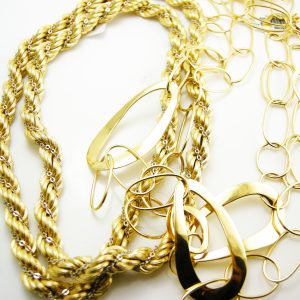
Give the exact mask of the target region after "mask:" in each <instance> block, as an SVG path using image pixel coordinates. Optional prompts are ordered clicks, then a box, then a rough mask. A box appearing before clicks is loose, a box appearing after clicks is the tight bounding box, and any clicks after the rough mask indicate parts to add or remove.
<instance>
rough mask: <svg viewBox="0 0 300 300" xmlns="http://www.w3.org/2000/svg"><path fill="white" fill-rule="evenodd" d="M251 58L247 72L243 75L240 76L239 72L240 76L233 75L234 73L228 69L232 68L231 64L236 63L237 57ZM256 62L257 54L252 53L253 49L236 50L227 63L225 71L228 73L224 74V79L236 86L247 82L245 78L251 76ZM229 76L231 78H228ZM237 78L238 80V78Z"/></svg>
mask: <svg viewBox="0 0 300 300" xmlns="http://www.w3.org/2000/svg"><path fill="white" fill-rule="evenodd" d="M239 56H241V57H248V56H249V57H250V63H249V65H248V66H246V71H244V72H243V73H242V74H239V73H240V71H238V76H237V75H236V74H233V71H229V70H228V69H229V68H230V64H231V63H232V61H234V60H235V59H236V58H237V57H239ZM254 62H255V54H254V52H253V51H252V49H240V48H239V49H237V48H235V49H234V50H233V51H232V53H231V54H230V55H229V56H228V57H227V59H226V62H225V69H226V73H224V78H225V80H226V81H227V82H228V84H230V85H235V84H239V83H241V82H242V81H244V80H245V78H246V77H247V76H248V75H249V73H250V72H251V70H252V68H253V66H254ZM242 71H243V69H242ZM229 74H230V75H229ZM228 75H229V77H228ZM236 76H237V78H236Z"/></svg>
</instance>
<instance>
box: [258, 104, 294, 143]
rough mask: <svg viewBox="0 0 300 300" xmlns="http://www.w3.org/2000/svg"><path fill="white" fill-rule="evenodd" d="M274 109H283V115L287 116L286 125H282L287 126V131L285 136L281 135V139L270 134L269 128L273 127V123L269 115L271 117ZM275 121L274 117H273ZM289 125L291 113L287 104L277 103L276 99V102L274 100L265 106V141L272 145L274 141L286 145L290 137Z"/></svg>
mask: <svg viewBox="0 0 300 300" xmlns="http://www.w3.org/2000/svg"><path fill="white" fill-rule="evenodd" d="M272 110H278V111H282V113H281V115H284V117H285V122H284V126H281V127H283V128H285V132H284V136H283V137H281V138H280V139H278V138H275V137H274V138H273V137H270V135H269V130H268V128H272V126H270V125H271V124H270V122H269V117H270V114H271V113H272ZM276 120H278V119H276ZM273 122H274V123H275V120H274V119H273ZM281 123H282V122H281ZM268 125H269V126H268ZM273 125H274V124H273ZM289 125H290V114H289V111H288V109H287V107H286V105H279V104H277V101H275V103H274V102H273V101H270V102H268V104H267V106H266V108H265V111H264V117H263V135H264V139H265V141H266V142H267V143H268V144H269V145H270V146H272V145H273V144H274V143H275V144H280V145H285V143H286V141H287V139H288V134H289ZM273 127H274V126H273Z"/></svg>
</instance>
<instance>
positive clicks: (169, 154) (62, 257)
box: [0, 0, 300, 300]
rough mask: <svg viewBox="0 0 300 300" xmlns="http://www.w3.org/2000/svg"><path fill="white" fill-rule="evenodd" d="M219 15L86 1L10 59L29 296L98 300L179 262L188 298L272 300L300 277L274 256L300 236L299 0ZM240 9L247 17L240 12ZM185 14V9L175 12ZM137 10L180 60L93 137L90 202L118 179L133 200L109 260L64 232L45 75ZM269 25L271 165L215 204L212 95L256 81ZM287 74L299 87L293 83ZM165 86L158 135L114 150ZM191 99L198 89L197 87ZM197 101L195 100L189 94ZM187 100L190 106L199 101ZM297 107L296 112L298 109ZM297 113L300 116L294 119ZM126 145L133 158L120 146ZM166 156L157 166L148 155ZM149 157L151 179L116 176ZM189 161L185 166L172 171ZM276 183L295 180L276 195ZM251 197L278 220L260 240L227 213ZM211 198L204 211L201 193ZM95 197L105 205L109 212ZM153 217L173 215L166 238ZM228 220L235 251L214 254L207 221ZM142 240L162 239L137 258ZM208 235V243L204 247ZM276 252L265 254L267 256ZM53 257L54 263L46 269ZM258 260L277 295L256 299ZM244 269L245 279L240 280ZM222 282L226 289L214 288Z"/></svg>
mask: <svg viewBox="0 0 300 300" xmlns="http://www.w3.org/2000/svg"><path fill="white" fill-rule="evenodd" d="M208 2H209V3H210V5H211V8H212V10H213V11H214V13H215V15H211V14H210V15H206V11H205V10H204V9H203V7H202V3H201V1H200V2H199V1H197V0H166V5H162V4H158V3H152V2H150V1H149V0H112V1H103V0H83V1H81V2H80V3H79V4H78V5H77V7H76V8H75V9H74V11H73V12H71V13H70V14H68V15H65V16H64V17H63V18H62V19H61V20H59V21H58V22H57V23H55V24H53V25H49V26H45V27H43V28H41V29H40V30H39V31H38V32H37V33H36V34H35V35H34V36H33V37H32V38H30V39H28V40H26V41H25V42H24V43H22V44H21V45H20V47H19V50H18V52H17V53H16V55H15V56H14V57H13V58H12V60H11V61H10V63H9V79H8V80H7V81H6V82H5V84H4V89H3V97H2V102H1V105H0V152H1V153H0V170H1V174H0V195H1V197H2V199H3V202H4V206H5V221H6V223H7V225H8V228H9V230H10V231H11V233H12V246H11V248H12V252H13V254H14V256H15V257H16V258H17V260H18V262H19V264H20V266H21V269H22V281H23V283H24V285H25V286H26V287H27V289H28V290H30V291H33V292H35V293H37V294H39V295H40V296H42V297H43V298H45V299H66V300H74V299H82V300H83V299H93V298H97V297H99V296H100V295H103V294H104V293H105V292H106V291H107V289H108V288H109V287H110V285H111V283H112V278H113V275H114V274H116V273H121V272H125V271H129V270H134V271H137V272H142V273H145V274H147V273H150V272H153V271H155V270H157V269H159V268H160V267H162V266H163V265H164V264H165V263H166V262H168V261H169V265H170V267H171V268H172V261H171V260H172V259H173V258H175V263H176V273H177V276H178V278H179V281H180V282H181V284H182V286H183V288H184V289H185V292H184V296H183V298H182V299H186V297H188V296H192V297H193V298H195V299H197V300H199V299H204V300H209V299H214V300H216V299H220V300H227V299H228V300H229V299H242V298H251V299H253V298H259V297H264V296H266V295H270V294H271V293H273V292H274V291H275V290H276V289H277V288H278V287H279V286H280V284H281V283H282V282H284V281H286V280H287V279H289V278H290V277H291V276H292V275H293V274H294V273H295V272H296V271H297V270H298V269H299V264H297V265H296V266H295V267H294V268H293V269H292V271H291V272H290V273H288V275H285V276H282V275H281V272H280V270H281V268H280V267H279V264H278V263H277V262H276V261H275V260H273V259H272V257H271V256H272V253H273V251H274V249H276V247H277V245H278V244H279V242H281V241H282V240H283V238H287V237H288V236H293V237H295V238H299V236H300V229H299V226H295V225H293V224H292V225H291V224H290V222H289V221H290V220H289V218H288V214H287V213H288V209H289V205H290V203H291V201H292V197H291V193H293V192H295V193H297V192H299V187H300V183H299V177H300V175H299V173H297V170H296V166H295V162H294V161H295V160H294V158H295V154H294V152H295V151H293V149H295V145H297V143H299V141H300V132H299V126H298V125H297V124H298V123H299V107H300V105H299V103H300V95H299V93H300V92H299V91H300V89H299V86H298V85H299V82H298V81H299V74H300V73H299V70H297V69H296V66H295V64H294V57H295V54H294V52H295V51H296V50H298V49H299V44H300V43H299V42H291V40H290V38H291V37H293V38H295V39H296V40H298V39H299V38H300V29H299V28H300V17H299V15H298V14H296V13H295V12H294V1H293V0H286V1H281V0H247V1H239V0H208ZM236 4H239V6H240V8H241V9H237V7H236ZM171 7H172V8H171ZM175 9H179V10H181V11H182V12H183V14H184V15H185V17H186V18H187V19H188V22H189V28H188V29H187V30H186V28H185V26H183V24H182V22H181V20H180V18H179V17H178V15H177V14H176V12H175ZM123 13H134V14H135V15H138V16H141V17H144V18H153V19H156V20H158V21H159V22H160V23H161V24H162V25H163V26H164V27H166V28H167V29H169V37H170V44H171V49H170V51H169V52H168V55H167V67H166V70H165V71H164V73H163V76H162V81H161V82H159V83H156V84H154V85H152V86H150V87H148V88H146V89H144V90H143V91H142V92H140V93H138V94H137V96H135V97H133V98H132V99H131V100H130V101H129V102H127V103H126V104H124V106H123V107H122V108H121V109H120V110H119V111H118V112H117V113H116V114H115V115H114V116H113V117H112V118H111V119H110V120H109V121H108V123H107V124H106V125H105V126H104V127H103V129H101V130H100V131H99V133H98V134H97V135H96V137H95V138H94V140H93V141H92V143H91V145H90V147H89V150H88V153H87V161H88V164H89V166H90V167H91V169H92V170H93V171H94V174H95V176H94V181H93V184H92V190H91V195H90V206H91V208H92V209H93V210H95V211H96V210H98V209H100V208H101V207H102V205H103V203H104V202H105V201H106V199H107V197H108V195H109V190H110V187H111V184H112V181H113V180H115V181H116V182H117V184H119V185H120V186H121V187H123V188H124V190H125V194H124V206H123V208H122V213H121V214H120V216H119V217H118V218H117V219H116V220H115V221H113V223H112V237H111V239H110V240H109V242H108V243H106V245H105V246H104V248H103V249H102V250H101V251H100V252H99V254H98V255H97V256H96V257H94V258H92V257H84V256H81V257H75V258H73V257H70V256H69V255H68V254H67V253H66V252H65V251H64V249H63V247H62V241H61V238H60V234H59V232H58V229H57V227H56V222H57V218H58V201H59V196H60V194H61V192H62V164H61V152H60V148H59V146H58V144H57V143H56V141H55V140H54V139H53V138H52V137H50V135H49V133H48V131H47V129H46V128H45V126H44V125H43V122H42V117H41V113H40V109H41V108H40V102H41V100H42V97H43V93H44V89H43V81H44V76H45V73H46V70H47V66H48V64H49V63H50V62H51V61H52V60H53V59H55V58H56V56H57V55H59V54H60V53H61V52H62V51H66V50H68V49H70V48H72V47H73V46H75V45H76V44H77V43H78V42H79V40H80V39H81V38H82V37H84V36H85V35H87V34H89V33H91V32H92V31H93V30H94V29H95V28H96V27H97V26H98V25H100V24H106V23H108V22H109V21H110V20H112V19H114V18H115V17H116V16H117V15H119V14H123ZM237 26H243V27H244V28H246V29H247V34H248V36H249V39H248V42H247V43H246V45H243V44H242V43H241V42H240V40H239V38H238V36H237V34H234V31H235V29H236V27H237ZM255 29H258V30H259V31H261V32H263V33H264V35H265V43H264V46H265V49H266V54H267V57H268V60H269V61H268V62H267V63H266V65H265V67H264V68H263V71H262V75H261V90H262V95H263V97H264V98H265V100H266V109H265V112H264V119H263V136H264V144H263V146H261V147H260V149H258V152H257V168H258V170H259V172H260V175H261V181H264V183H262V182H261V183H243V184H239V185H236V186H235V187H233V188H232V189H230V190H228V191H227V192H225V193H223V194H221V195H219V196H218V197H217V198H216V199H214V198H213V197H212V196H211V195H210V193H209V192H208V191H207V190H206V188H205V187H204V186H203V185H202V184H201V183H200V181H201V179H202V172H203V169H204V167H205V165H206V163H207V161H208V150H209V144H210V135H211V128H210V126H211V108H210V98H209V94H210V93H223V92H229V91H230V90H231V89H232V88H233V87H234V86H235V85H237V84H240V83H241V82H242V81H244V80H245V79H246V78H247V77H248V75H250V73H251V70H252V67H253V65H254V62H255V52H254V50H253V45H254V32H255ZM209 35H218V36H219V37H221V38H222V39H223V40H224V41H225V43H226V44H227V45H228V51H227V53H225V52H224V51H222V50H223V49H217V47H215V48H214V47H211V46H208V45H207V44H206V38H207V36H209ZM273 42H276V43H277V44H278V45H280V46H281V47H282V49H284V51H283V53H284V56H285V57H283V58H282V57H277V54H276V51H273V49H272V46H271V43H273ZM239 58H245V59H246V58H248V60H249V62H248V64H247V65H246V67H245V68H241V69H242V71H241V70H237V71H238V72H237V74H235V72H234V71H235V70H232V68H231V65H232V64H233V62H234V61H235V60H236V59H239ZM276 72H280V73H281V74H282V76H284V77H283V80H282V81H281V82H279V83H277V82H274V76H273V75H274V74H275V73H276ZM211 74H214V75H218V76H219V77H220V79H221V80H223V82H224V84H225V88H220V89H219V88H218V89H217V88H216V87H215V86H214V81H213V82H211V81H210V79H209V77H210V76H209V75H211ZM284 79H285V80H284ZM276 84H280V85H281V86H282V87H283V88H282V90H283V91H284V92H283V93H282V94H281V95H280V94H278V95H277V94H275V93H274V90H273V88H272V86H274V85H276ZM156 90H160V91H162V94H161V108H162V113H161V115H160V118H159V120H158V122H157V124H156V126H155V127H154V129H153V130H152V132H151V133H150V134H149V136H148V137H147V138H146V139H144V140H143V141H141V142H140V143H139V144H138V145H136V146H135V147H133V148H130V147H128V146H127V145H120V144H117V145H113V146H112V147H110V148H109V149H106V148H105V146H106V144H107V141H108V139H109V137H110V135H111V134H112V133H113V131H114V130H115V129H116V127H117V125H118V124H119V122H120V121H121V120H122V119H123V117H125V116H126V114H127V112H128V111H129V109H134V105H135V104H136V103H137V102H138V101H140V100H142V99H143V97H144V96H146V95H147V94H149V93H151V92H153V91H156ZM185 92H186V93H185ZM186 95H187V96H186ZM22 96H24V100H25V105H24V107H23V110H22V113H21V117H22V119H23V123H24V127H25V134H26V135H27V137H28V138H29V139H30V140H31V141H32V142H33V143H35V144H36V145H37V148H38V150H39V154H40V156H41V159H42V162H43V165H44V172H43V174H42V177H41V181H40V187H41V193H40V201H39V202H38V204H37V206H36V210H35V219H36V222H37V224H38V228H39V233H38V236H37V238H35V237H34V236H33V235H32V233H31V231H30V228H29V224H28V211H27V209H26V207H25V205H24V203H23V202H22V201H21V198H20V186H19V183H18V180H17V177H16V176H15V174H14V172H13V159H12V157H11V154H10V145H9V142H10V126H11V124H12V122H13V120H14V118H15V113H16V107H17V104H18V102H19V101H20V100H21V98H22ZM185 98H188V99H187V100H188V101H187V102H188V103H187V104H186V103H185V102H186V101H185V100H186V99H185ZM290 108H291V109H290ZM277 109H278V110H280V111H281V112H282V113H283V114H284V115H285V116H286V120H287V121H286V122H287V123H286V124H285V125H284V126H285V128H286V131H285V135H284V136H283V137H282V138H281V139H278V140H275V139H274V138H273V137H272V136H271V134H270V130H268V128H269V126H268V125H270V123H271V122H270V119H269V117H270V113H271V111H272V110H277ZM290 111H292V113H291V112H290ZM115 148H121V149H123V150H124V151H123V153H122V154H121V155H120V156H116V157H115V156H113V154H112V150H113V149H115ZM267 149H269V150H271V151H274V153H279V154H283V155H284V157H285V160H286V163H285V166H284V168H283V170H279V171H278V170H274V169H273V166H271V167H270V168H265V167H263V166H264V164H263V163H262V158H263V157H262V155H261V154H262V152H263V151H266V150H267ZM149 154H151V155H152V159H151V161H150V162H148V161H146V159H145V156H146V155H149ZM135 161H140V162H142V165H143V168H142V170H138V171H137V172H138V174H140V177H139V178H138V179H137V180H136V181H134V182H131V183H130V184H129V186H126V184H125V183H124V182H123V181H122V180H121V179H120V178H119V176H118V174H117V173H116V170H117V169H119V168H123V169H126V167H127V166H128V165H129V164H132V163H134V162H135ZM171 163H174V164H175V163H177V164H178V163H179V168H178V170H177V171H175V168H173V167H171ZM100 173H104V174H105V175H106V176H107V184H106V187H105V189H104V192H103V194H102V196H101V197H98V195H95V186H96V183H97V178H98V175H99V174H100ZM170 178H172V179H175V180H176V181H177V184H176V188H175V189H174V190H173V191H171V192H170V195H168V197H167V199H166V200H163V199H161V198H158V197H157V196H156V194H155V192H156V191H157V189H158V188H159V187H160V186H163V185H164V183H165V180H166V179H170ZM268 181H276V182H278V183H281V184H283V185H284V190H283V191H282V192H280V193H277V192H275V191H274V190H273V189H271V188H270V187H269V186H268V185H267V182H268ZM248 195H256V196H259V197H260V198H261V199H262V203H263V204H264V205H266V206H267V207H268V209H269V210H271V212H270V222H269V223H268V224H267V225H266V226H265V227H264V228H263V229H262V230H260V231H259V232H257V233H255V234H253V235H252V236H250V237H247V238H245V239H244V240H243V239H242V238H241V236H240V234H239V230H238V228H239V224H235V223H234V222H233V221H232V219H231V217H230V215H229V214H228V213H227V211H226V205H228V204H230V203H232V202H234V201H236V200H239V199H240V198H243V197H245V196H248ZM197 197H198V198H201V199H202V200H204V201H205V204H204V205H200V204H199V201H197V200H196V198H197ZM95 198H97V199H99V200H98V201H99V202H97V203H96V204H95V202H96V200H95ZM141 213H143V214H153V215H155V216H156V217H159V218H165V220H166V227H165V228H162V230H161V232H160V233H157V234H152V235H150V234H148V233H145V232H146V230H144V228H140V227H141V226H140V225H139V221H140V219H141V218H142V216H141ZM210 214H216V216H217V218H218V219H219V221H220V223H221V225H222V227H223V231H224V233H225V235H226V240H227V243H228V246H227V247H224V248H220V249H217V250H213V251H210V250H209V249H208V246H209V243H210V240H211V239H212V238H213V237H211V236H210V234H209V232H210V230H209V224H208V222H207V216H208V215H210ZM134 235H140V236H142V237H144V238H147V239H153V240H157V245H156V246H155V247H154V248H150V247H143V248H138V249H134V250H131V251H130V250H129V249H128V245H129V243H130V240H131V239H132V238H133V236H134ZM193 238H198V239H199V242H200V246H198V247H195V246H193V245H192V241H193ZM263 250H265V251H266V253H265V254H261V251H263ZM39 256H43V257H44V258H45V259H46V261H47V263H48V266H47V267H45V266H44V265H43V264H42V262H41V260H40V259H39ZM226 257H231V258H232V263H231V264H230V265H229V266H228V267H227V268H226V270H225V272H224V277H222V278H216V279H215V280H212V281H210V282H207V283H202V282H200V280H199V278H198V277H197V275H196V272H195V269H194V267H195V265H196V264H198V263H201V266H202V267H204V266H205V263H206V262H207V261H211V260H216V261H218V260H221V259H223V258H226ZM253 258H256V259H260V260H262V262H263V267H262V273H263V275H264V276H265V278H266V279H267V280H268V281H270V282H271V284H272V287H271V289H270V290H269V291H267V292H265V293H259V292H258V293H257V295H249V293H247V291H244V290H243V289H244V287H243V284H244V281H245V279H246V275H247V264H248V263H249V262H248V259H249V261H250V260H251V259H253ZM268 263H271V264H273V265H274V267H275V268H276V271H277V273H278V274H277V275H278V276H277V278H273V277H272V276H270V275H269V274H268V272H267V264H268ZM230 272H231V273H230ZM215 283H218V284H219V283H221V284H222V285H221V286H219V287H210V286H211V285H212V284H215Z"/></svg>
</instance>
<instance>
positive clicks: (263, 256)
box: [224, 254, 281, 299]
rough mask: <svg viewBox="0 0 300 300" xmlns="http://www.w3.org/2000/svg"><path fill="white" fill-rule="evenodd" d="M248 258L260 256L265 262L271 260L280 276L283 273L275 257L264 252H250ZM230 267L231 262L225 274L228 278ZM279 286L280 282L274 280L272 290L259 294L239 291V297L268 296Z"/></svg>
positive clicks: (255, 297) (254, 297)
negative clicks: (272, 257)
mask: <svg viewBox="0 0 300 300" xmlns="http://www.w3.org/2000/svg"><path fill="white" fill-rule="evenodd" d="M247 258H248V259H249V258H250V259H251V258H260V259H263V260H264V263H265V261H269V262H270V263H271V264H272V265H273V266H274V267H275V269H276V271H277V274H278V278H280V275H281V274H280V273H281V272H280V268H279V266H278V264H277V263H276V262H275V261H274V260H273V259H271V258H270V257H268V256H266V255H263V254H248V255H247ZM230 268H231V264H229V265H228V267H227V268H226V270H225V276H224V277H225V278H228V272H229V270H230ZM278 286H279V282H274V286H273V288H271V290H270V291H267V292H265V293H262V294H258V295H245V294H242V292H239V293H238V297H239V299H240V298H244V299H260V298H264V297H267V296H269V295H271V294H272V293H273V292H274V291H275V290H276V289H277V288H278Z"/></svg>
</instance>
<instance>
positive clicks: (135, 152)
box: [106, 145, 148, 190]
mask: <svg viewBox="0 0 300 300" xmlns="http://www.w3.org/2000/svg"><path fill="white" fill-rule="evenodd" d="M117 148H123V149H125V150H126V151H127V152H128V153H130V154H131V155H132V156H133V157H134V158H135V159H136V161H140V162H141V163H142V164H143V165H144V167H145V168H147V167H148V164H147V163H146V161H145V160H144V159H143V157H142V156H141V155H139V154H138V152H137V151H135V150H134V149H133V148H130V147H128V146H125V145H113V146H111V147H110V148H109V149H108V150H107V152H106V153H110V152H111V151H112V150H113V149H117ZM110 156H111V158H112V159H114V158H113V156H112V155H110ZM112 172H113V173H112V174H113V177H114V179H115V180H116V181H117V182H118V183H119V185H120V186H122V187H123V189H125V190H127V187H126V185H125V184H124V182H123V181H122V180H121V179H120V177H119V176H117V174H116V172H115V171H114V169H113V171H112Z"/></svg>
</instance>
